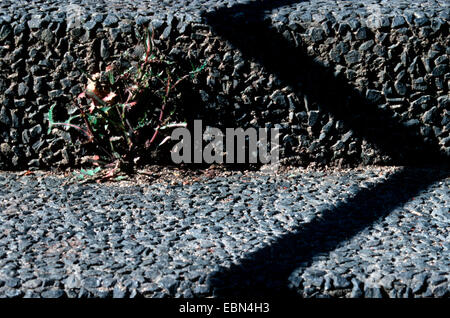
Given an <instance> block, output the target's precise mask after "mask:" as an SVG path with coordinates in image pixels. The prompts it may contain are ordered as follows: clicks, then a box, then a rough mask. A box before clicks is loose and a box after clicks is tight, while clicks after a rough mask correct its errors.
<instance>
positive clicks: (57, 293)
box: [41, 289, 65, 298]
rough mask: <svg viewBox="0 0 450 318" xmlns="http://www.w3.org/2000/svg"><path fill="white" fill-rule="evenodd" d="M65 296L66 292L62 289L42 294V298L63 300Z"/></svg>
mask: <svg viewBox="0 0 450 318" xmlns="http://www.w3.org/2000/svg"><path fill="white" fill-rule="evenodd" d="M64 295H65V293H64V291H62V290H60V289H52V290H47V291H45V292H42V293H41V296H42V297H43V298H61V297H63V296H64Z"/></svg>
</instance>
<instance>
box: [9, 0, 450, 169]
mask: <svg viewBox="0 0 450 318" xmlns="http://www.w3.org/2000/svg"><path fill="white" fill-rule="evenodd" d="M449 8H450V6H449V3H448V1H445V0H435V1H432V0H429V1H428V0H417V1H400V0H394V1H380V0H364V1H337V0H326V1H293V0H283V1H220V0H218V1H213V0H207V1H206V0H205V1H202V0H195V1H178V0H177V1H156V0H155V1H130V0H127V1H113V0H110V1H87V0H78V1H75V0H70V1H56V0H42V1H9V0H4V1H1V3H0V169H20V168H24V167H49V166H64V165H66V166H67V165H73V164H77V163H79V161H80V158H81V157H82V156H83V153H82V151H81V150H80V149H79V147H78V146H75V148H73V147H72V146H70V145H69V144H68V143H66V141H68V140H72V141H75V140H76V139H77V138H78V137H79V136H78V135H77V134H76V133H73V134H72V133H68V132H64V131H60V132H59V133H57V134H56V135H55V134H49V133H48V132H47V112H48V109H49V107H50V105H52V104H53V103H57V108H56V113H57V119H60V120H64V119H66V118H67V116H68V115H67V113H68V112H70V111H71V109H70V107H69V106H68V105H69V102H70V101H71V100H72V99H73V96H74V95H76V94H78V93H79V92H80V91H81V88H82V86H83V83H85V82H86V79H85V78H84V77H83V76H81V74H80V72H79V71H78V70H77V68H76V67H77V66H78V67H81V68H84V69H86V70H88V72H90V73H92V72H96V71H98V69H104V68H105V67H106V64H107V63H109V62H111V61H112V60H114V59H115V56H117V55H118V54H122V53H123V52H124V51H125V50H127V49H134V46H135V45H136V44H138V39H137V37H136V35H135V31H139V30H140V29H141V28H142V26H143V25H148V24H150V25H151V26H152V27H153V28H154V29H155V32H156V34H157V37H156V38H157V43H156V44H157V45H158V47H160V49H161V50H162V51H163V52H164V53H166V54H167V55H168V56H170V57H171V58H173V59H174V60H176V61H177V62H180V63H181V64H182V63H185V64H186V65H188V66H189V67H190V63H191V62H192V63H193V64H194V65H200V64H201V63H202V62H203V61H205V60H206V61H207V68H206V70H205V72H203V73H202V74H201V75H200V76H199V78H198V80H197V81H195V82H193V83H192V84H191V86H192V87H188V88H187V89H186V91H185V92H184V93H185V100H184V104H183V105H179V107H180V108H179V109H181V108H184V109H187V110H188V111H187V112H188V113H189V114H191V116H193V117H195V118H202V119H204V120H205V121H207V123H208V124H210V125H212V126H215V127H236V126H237V127H243V128H246V127H249V126H254V127H264V126H272V127H273V126H276V127H278V128H280V129H281V131H282V138H281V141H282V148H281V156H282V157H284V158H292V161H293V163H297V164H301V165H307V164H309V163H311V162H315V163H320V164H338V165H345V164H348V165H357V164H360V163H363V164H381V163H383V164H397V165H398V164H401V165H403V164H405V163H410V162H411V161H419V159H420V161H429V162H431V161H437V160H444V161H445V160H448V156H449V154H450V136H449V131H450V119H449V118H450V117H449V111H448V89H449V83H450V73H449V53H450V51H449V47H450V44H449V36H448V35H449V33H448V31H449V21H450V19H449V11H450V10H449ZM189 119H190V120H191V119H194V118H189ZM75 144H76V143H75ZM424 154H426V156H425V155H424Z"/></svg>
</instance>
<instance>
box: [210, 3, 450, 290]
mask: <svg viewBox="0 0 450 318" xmlns="http://www.w3.org/2000/svg"><path fill="white" fill-rule="evenodd" d="M297 2H300V1H298V0H297V1H294V0H281V1H269V0H262V1H257V2H251V3H247V4H237V5H234V6H232V7H231V8H221V9H218V10H216V11H213V12H209V13H205V14H204V18H205V19H206V21H207V23H208V24H209V25H211V26H212V28H213V30H214V31H215V33H216V34H218V35H219V36H221V37H222V38H224V39H226V40H228V41H229V42H230V43H231V44H233V45H234V46H235V47H237V48H238V49H239V50H240V52H241V53H242V54H243V55H244V57H246V58H249V59H255V60H256V61H257V62H259V63H260V64H261V65H263V66H264V68H265V69H266V70H267V71H268V72H269V73H272V74H275V75H276V76H277V77H278V78H279V79H280V80H281V81H283V83H284V84H286V85H290V86H291V87H298V86H299V85H298V84H299V83H300V85H301V93H302V94H304V95H306V96H308V99H309V100H310V102H311V104H315V105H316V106H317V107H318V108H319V109H320V110H322V111H324V112H328V113H330V114H333V116H334V117H335V118H336V119H339V120H342V121H344V122H345V123H346V125H347V126H348V127H350V128H351V129H352V130H353V132H354V134H355V135H356V137H360V138H364V139H366V140H367V141H369V142H370V143H372V144H374V145H376V146H377V147H378V148H379V149H380V150H381V152H382V153H384V154H387V155H389V156H390V157H391V158H392V160H393V163H395V164H401V165H405V164H407V165H415V164H424V163H445V162H448V158H447V157H446V156H445V155H443V154H442V153H441V152H440V150H439V145H438V142H437V140H436V139H432V140H428V141H427V142H425V141H424V140H423V138H422V137H421V136H420V134H419V129H420V128H419V127H417V126H406V125H404V124H403V123H401V122H398V121H396V120H395V119H394V118H395V116H393V115H394V114H393V113H392V111H390V110H389V109H386V108H380V107H379V106H378V105H377V103H378V101H375V102H374V101H372V100H370V99H369V98H366V97H365V96H362V95H361V94H360V92H359V91H357V90H356V89H355V88H354V87H352V86H351V85H350V84H348V83H347V82H346V81H345V80H344V79H343V78H337V77H335V76H334V74H333V72H332V70H330V69H328V68H327V67H325V66H323V65H322V64H320V63H318V62H316V61H315V60H314V59H313V58H312V57H310V56H308V54H306V52H305V50H304V49H302V48H301V46H299V47H296V46H294V45H293V44H292V43H291V42H289V41H288V40H286V39H285V38H284V37H283V35H281V34H280V33H279V32H278V31H277V30H275V29H274V28H273V26H272V25H271V23H270V21H268V20H265V18H264V15H265V12H267V11H268V10H272V9H274V8H276V7H281V6H286V5H290V4H294V3H297ZM448 175H449V174H448V171H446V172H445V173H434V174H430V173H429V172H427V171H426V170H417V169H404V170H402V171H400V172H398V173H395V174H393V175H392V176H390V178H389V179H388V180H386V181H385V182H384V183H381V184H378V185H376V186H375V187H374V188H373V189H365V190H361V191H360V192H359V193H358V194H357V195H356V196H355V197H354V198H353V199H351V200H350V201H349V202H348V203H346V204H344V205H341V206H339V207H337V208H335V209H332V210H328V211H325V212H324V213H323V216H322V217H321V218H320V219H315V220H313V221H312V222H310V223H308V224H305V225H303V226H301V227H300V228H298V230H297V231H296V232H295V233H292V234H288V235H285V236H283V237H282V238H280V239H279V240H278V241H276V242H275V243H273V244H271V245H269V246H267V247H265V248H262V249H260V250H258V251H257V252H255V253H252V254H250V255H248V256H247V257H246V259H244V260H242V262H241V264H240V265H233V266H232V267H231V268H229V269H224V270H223V271H218V272H216V273H214V274H213V275H212V276H211V278H210V284H211V286H212V287H213V288H214V290H215V295H216V296H229V295H247V296H255V295H265V296H267V295H274V296H281V295H292V291H291V290H289V289H288V287H287V283H288V277H289V276H290V274H291V272H292V271H293V270H294V269H295V268H297V267H298V264H299V263H300V262H309V261H311V260H312V258H313V256H314V255H317V254H318V253H323V252H330V251H332V250H334V249H335V248H336V247H337V245H338V244H339V243H340V242H342V241H344V240H346V239H348V238H350V237H352V236H354V235H356V234H358V233H359V232H360V231H361V230H363V229H364V228H366V227H368V226H370V225H371V224H373V223H374V222H375V221H376V220H378V219H380V218H383V217H385V216H387V215H388V214H389V213H390V212H391V211H392V210H393V209H395V208H396V207H399V206H401V205H402V204H404V203H405V202H407V201H408V200H409V199H410V198H412V197H413V196H415V195H417V194H418V193H419V192H420V191H422V190H424V189H426V188H427V187H428V186H429V185H430V184H432V183H433V182H436V181H438V180H440V179H441V178H444V177H446V176H448ZM412 180H413V181H414V182H411V181H412ZM331 238H332V239H331ZM283 255H286V257H285V258H283V257H282V256H283ZM292 255H295V257H294V256H292Z"/></svg>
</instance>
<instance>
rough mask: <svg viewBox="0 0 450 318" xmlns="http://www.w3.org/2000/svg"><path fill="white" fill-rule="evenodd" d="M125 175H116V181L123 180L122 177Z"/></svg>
mask: <svg viewBox="0 0 450 318" xmlns="http://www.w3.org/2000/svg"><path fill="white" fill-rule="evenodd" d="M126 178H127V177H126V176H118V177H117V178H116V179H115V180H116V181H120V180H123V179H126Z"/></svg>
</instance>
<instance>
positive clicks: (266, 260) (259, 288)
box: [210, 168, 450, 297]
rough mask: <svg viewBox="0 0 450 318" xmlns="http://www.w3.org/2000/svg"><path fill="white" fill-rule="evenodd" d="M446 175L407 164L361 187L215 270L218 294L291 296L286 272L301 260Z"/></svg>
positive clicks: (309, 258) (327, 248) (213, 279)
mask: <svg viewBox="0 0 450 318" xmlns="http://www.w3.org/2000/svg"><path fill="white" fill-rule="evenodd" d="M449 175H450V173H449V171H448V170H443V171H438V170H433V172H432V173H430V170H429V169H417V168H405V169H402V170H400V171H399V172H396V173H393V174H392V175H391V176H389V177H388V179H387V180H386V181H385V182H382V183H378V184H376V185H374V186H373V188H369V189H363V190H360V191H359V192H358V193H357V194H356V195H355V196H354V197H353V198H351V199H350V200H348V201H347V202H346V203H344V204H342V205H340V206H337V207H336V208H334V209H330V210H326V211H324V212H323V213H322V217H321V218H316V219H313V220H312V221H311V222H310V223H306V224H303V225H301V226H300V227H299V228H298V229H297V231H296V232H293V233H291V234H286V235H284V236H283V237H281V238H280V239H278V240H277V241H275V242H274V243H273V244H270V245H268V246H266V247H264V248H262V249H260V250H258V251H256V252H254V253H252V254H250V255H248V256H247V257H246V258H245V259H244V260H242V261H241V264H239V265H232V266H231V267H230V268H228V269H223V270H222V271H218V272H215V273H214V274H213V275H212V276H211V278H210V284H211V286H212V288H214V290H215V295H216V296H219V297H220V296H237V295H239V296H293V295H295V291H293V290H290V289H289V288H288V287H287V286H288V278H289V276H290V275H291V273H292V272H293V271H294V270H295V269H296V268H298V267H299V264H300V263H305V262H306V263H309V262H311V261H312V260H313V257H314V256H315V255H317V254H319V253H327V252H331V251H333V250H334V249H336V248H337V247H338V245H339V244H340V243H341V242H343V241H345V240H347V239H350V238H351V237H352V236H355V235H357V234H358V233H359V232H360V231H362V230H364V229H365V228H366V227H368V226H370V225H371V224H373V223H374V222H376V221H377V220H379V219H382V218H384V217H386V216H387V215H388V214H389V213H390V212H391V211H392V210H394V209H395V208H397V207H400V206H402V205H403V204H404V203H406V202H407V201H408V200H410V199H411V198H412V197H414V196H417V195H418V194H419V193H420V192H421V191H423V190H425V189H426V188H427V187H428V186H429V185H430V184H432V183H434V182H436V181H438V180H441V179H442V178H445V177H448V176H449Z"/></svg>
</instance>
